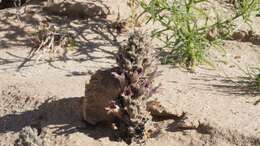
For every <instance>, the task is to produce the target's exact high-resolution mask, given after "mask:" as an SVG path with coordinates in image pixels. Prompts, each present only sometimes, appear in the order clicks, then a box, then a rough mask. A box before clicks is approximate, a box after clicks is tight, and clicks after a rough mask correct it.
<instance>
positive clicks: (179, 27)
mask: <svg viewBox="0 0 260 146" xmlns="http://www.w3.org/2000/svg"><path fill="white" fill-rule="evenodd" d="M204 2H208V0H171V1H169V0H151V1H150V2H149V3H146V2H145V1H144V0H141V6H142V7H143V9H144V11H145V12H146V13H148V14H149V15H150V17H149V20H148V22H150V21H153V22H159V23H160V24H161V26H162V28H160V29H155V30H154V31H153V36H155V37H157V38H159V39H160V40H161V41H162V42H163V43H164V46H163V48H168V49H170V51H168V52H167V55H166V56H165V57H164V58H163V59H162V61H163V63H166V64H168V63H172V64H180V65H185V67H187V68H189V69H193V68H194V66H196V65H197V64H200V63H202V62H205V61H206V62H208V61H207V48H209V46H211V45H213V44H216V42H217V41H215V40H218V39H225V38H227V37H229V36H230V35H231V33H232V32H233V30H234V28H235V25H234V21H235V20H236V19H238V18H240V17H242V18H243V19H244V20H245V21H246V22H248V21H249V16H250V14H251V12H252V11H253V10H254V9H255V7H256V2H255V0H241V1H236V2H235V5H236V7H237V10H236V14H235V15H234V16H230V18H225V19H224V20H223V19H221V18H219V17H217V20H216V21H215V22H209V16H208V14H207V10H204V9H202V8H200V7H199V6H198V5H199V4H202V3H204Z"/></svg>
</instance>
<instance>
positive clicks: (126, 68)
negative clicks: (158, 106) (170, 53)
mask: <svg viewBox="0 0 260 146" xmlns="http://www.w3.org/2000/svg"><path fill="white" fill-rule="evenodd" d="M148 40H149V39H148V38H147V37H146V35H145V34H144V33H142V32H141V31H134V32H133V33H131V34H130V36H129V38H128V40H127V41H126V43H125V44H124V45H122V46H121V47H120V49H119V51H118V53H117V58H116V60H117V64H118V66H117V67H114V68H109V69H106V70H99V71H97V72H96V73H95V74H94V75H93V76H92V77H91V79H90V82H89V83H88V84H87V85H86V90H85V92H86V93H85V97H84V99H83V104H82V107H83V117H84V120H85V121H87V122H88V123H91V124H96V123H98V122H100V121H108V122H109V123H111V125H112V128H113V129H114V130H115V133H117V134H116V135H118V138H120V139H123V140H124V141H125V142H127V143H131V142H140V141H141V140H142V139H143V137H145V134H146V132H147V129H148V127H149V125H150V122H151V115H150V112H149V111H147V107H146V105H147V102H148V99H149V97H150V96H151V95H152V94H153V93H154V92H155V91H156V89H157V87H155V86H154V85H153V82H154V78H155V77H156V76H157V75H158V71H157V68H156V65H155V63H154V58H153V56H154V55H153V53H152V49H151V48H150V45H149V42H148ZM97 115H98V116H97ZM150 131H151V130H150Z"/></svg>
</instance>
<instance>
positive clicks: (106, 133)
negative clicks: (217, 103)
mask: <svg viewBox="0 0 260 146" xmlns="http://www.w3.org/2000/svg"><path fill="white" fill-rule="evenodd" d="M81 99H82V98H81V97H70V98H63V99H59V100H55V101H48V100H47V101H46V102H44V103H43V104H41V105H40V106H39V107H38V108H37V109H35V110H31V111H25V112H22V113H19V114H9V115H5V116H3V117H0V125H1V126H0V134H3V133H7V132H19V131H21V130H22V129H23V128H24V127H26V126H31V127H32V128H36V129H37V131H38V135H40V134H41V131H42V129H43V128H45V127H47V126H49V125H52V127H51V128H54V129H55V130H54V132H53V133H52V134H54V135H69V134H72V133H75V132H82V133H85V134H86V135H88V136H89V137H92V138H94V139H99V138H102V137H109V138H110V139H111V140H114V138H113V134H112V130H111V129H110V128H109V126H107V125H105V124H102V123H100V124H98V125H97V126H92V125H89V124H86V123H85V122H83V120H82V117H81V108H80V106H79V105H80V103H81ZM53 125H54V127H53Z"/></svg>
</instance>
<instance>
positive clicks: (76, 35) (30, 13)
mask: <svg viewBox="0 0 260 146" xmlns="http://www.w3.org/2000/svg"><path fill="white" fill-rule="evenodd" d="M53 7H58V8H61V10H64V7H65V8H66V9H65V11H64V12H61V13H58V14H64V15H67V16H66V17H64V16H63V15H58V14H57V13H54V12H51V11H49V10H46V9H44V8H45V6H44V4H43V2H42V1H41V2H38V3H35V2H34V3H33V2H32V3H29V4H28V8H27V12H24V13H22V14H20V15H19V19H20V21H19V23H21V24H22V25H18V23H11V22H12V21H13V20H12V19H14V18H13V17H15V16H16V15H15V12H13V11H11V10H10V11H9V10H6V11H3V13H2V14H1V18H0V25H3V26H5V27H1V28H0V31H1V32H2V33H1V38H4V39H1V40H0V51H1V49H5V50H7V51H6V52H5V56H8V57H0V65H5V66H8V67H6V68H5V69H4V70H8V69H15V68H16V69H17V71H19V70H20V69H22V68H28V67H33V66H37V65H41V64H49V65H50V67H55V66H54V65H53V63H54V62H60V61H62V62H66V61H76V62H79V63H82V62H86V61H93V62H102V63H103V62H104V61H101V60H103V59H110V60H112V59H114V56H115V53H114V51H111V49H110V48H116V49H117V48H118V47H119V42H118V40H117V36H118V35H117V32H116V30H114V28H112V27H110V26H111V24H112V23H113V22H111V21H110V20H108V19H106V16H107V14H108V13H110V12H109V11H110V10H109V8H108V6H106V5H105V4H104V3H102V2H101V1H88V2H82V3H76V2H74V1H73V0H72V4H67V3H66V2H64V3H61V4H58V5H54V6H53ZM79 7H80V8H79ZM50 8H51V9H52V10H56V9H54V8H52V7H50ZM83 8H84V9H83ZM11 9H13V10H15V9H14V8H11ZM104 9H106V10H104ZM71 11H76V12H75V13H73V12H71ZM89 11H91V13H88V12H89ZM50 13H51V14H50ZM69 14H73V15H69ZM74 14H75V15H74ZM90 14H91V15H90ZM38 17H39V18H41V19H43V20H44V21H45V20H46V21H48V23H49V24H51V25H54V26H56V27H57V28H58V30H66V31H68V32H70V33H72V35H73V39H74V41H75V44H77V45H76V47H75V49H74V50H73V53H72V54H70V53H68V52H69V51H65V53H64V54H62V56H60V57H55V58H52V59H49V60H45V61H43V62H41V63H38V62H37V59H36V58H37V57H30V58H28V57H27V56H29V52H32V51H33V50H34V49H37V47H35V46H34V45H33V42H32V41H31V40H32V37H33V36H32V35H31V34H30V32H28V28H30V29H32V28H36V27H37V26H39V25H40V23H41V19H39V18H38ZM17 21H18V20H17ZM23 25H24V26H23ZM30 29H29V30H30ZM18 47H19V48H20V52H12V51H8V50H9V49H10V50H11V49H12V48H18ZM108 47H109V48H108ZM28 48H29V49H28ZM22 50H24V51H22ZM21 52H28V54H26V53H21ZM97 53H102V54H103V55H102V56H101V55H97ZM10 54H11V55H10ZM28 62H32V63H28ZM17 64H18V65H17ZM10 66H12V67H10ZM13 66H14V67H13Z"/></svg>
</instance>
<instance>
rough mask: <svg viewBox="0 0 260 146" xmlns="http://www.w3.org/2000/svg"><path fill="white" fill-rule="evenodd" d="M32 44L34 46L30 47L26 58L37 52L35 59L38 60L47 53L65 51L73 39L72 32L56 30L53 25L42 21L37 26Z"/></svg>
mask: <svg viewBox="0 0 260 146" xmlns="http://www.w3.org/2000/svg"><path fill="white" fill-rule="evenodd" d="M32 41H33V44H34V45H35V46H36V48H35V49H32V50H31V52H30V53H29V55H28V57H27V58H32V57H33V56H34V55H35V54H37V53H39V52H41V53H39V54H40V55H39V57H38V59H37V60H40V59H42V58H44V57H46V56H45V55H47V56H48V57H49V56H50V54H55V53H59V52H63V55H64V53H66V52H67V48H68V47H69V46H71V45H73V42H74V39H73V36H72V34H70V33H69V32H66V31H58V30H57V29H56V28H55V26H54V25H51V24H49V23H48V21H42V22H41V25H40V26H39V28H38V30H37V32H36V35H35V37H34V38H33V39H32Z"/></svg>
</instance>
